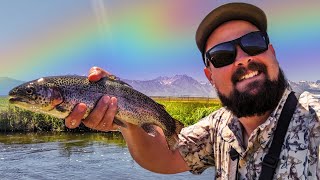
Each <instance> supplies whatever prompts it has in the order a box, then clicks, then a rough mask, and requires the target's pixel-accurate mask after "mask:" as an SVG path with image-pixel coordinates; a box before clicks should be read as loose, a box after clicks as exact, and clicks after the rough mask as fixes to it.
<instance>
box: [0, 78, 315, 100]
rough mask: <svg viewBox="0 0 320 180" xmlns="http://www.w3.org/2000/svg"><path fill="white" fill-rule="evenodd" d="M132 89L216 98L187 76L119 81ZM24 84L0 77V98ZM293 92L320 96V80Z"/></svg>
mask: <svg viewBox="0 0 320 180" xmlns="http://www.w3.org/2000/svg"><path fill="white" fill-rule="evenodd" d="M121 80H122V81H124V82H126V83H127V84H129V85H131V86H132V87H133V88H134V89H136V90H138V91H140V92H142V93H144V94H146V95H148V96H176V97H181V96H184V97H185V96H188V97H210V98H216V97H217V94H216V92H215V90H214V88H213V87H212V85H211V84H210V83H209V82H203V81H197V80H195V79H194V78H192V77H190V76H188V75H185V74H183V75H174V76H171V77H168V76H159V77H157V78H155V79H151V80H130V79H121ZM22 83H24V81H20V80H16V79H13V78H10V77H0V96H6V95H8V92H9V91H10V90H11V89H12V88H13V87H15V86H17V85H20V84H22ZM289 83H290V85H291V87H292V88H293V90H294V91H295V92H302V91H309V92H311V93H314V94H318V95H320V80H318V81H316V82H312V81H299V82H293V81H289Z"/></svg>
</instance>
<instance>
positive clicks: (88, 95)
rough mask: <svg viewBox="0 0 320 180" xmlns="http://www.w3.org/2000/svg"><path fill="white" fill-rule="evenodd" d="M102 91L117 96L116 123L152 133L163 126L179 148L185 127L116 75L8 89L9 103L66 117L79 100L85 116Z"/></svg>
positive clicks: (170, 145) (50, 79) (57, 79)
mask: <svg viewBox="0 0 320 180" xmlns="http://www.w3.org/2000/svg"><path fill="white" fill-rule="evenodd" d="M103 95H109V96H110V97H116V98H117V100H118V107H117V113H116V115H115V117H114V121H113V122H114V123H115V124H118V125H120V126H123V127H126V126H125V123H124V122H128V123H131V124H135V125H138V126H140V127H141V128H142V129H143V130H144V131H145V132H146V133H148V134H149V135H151V136H155V135H156V133H157V132H156V130H155V126H158V127H160V128H161V129H162V130H163V133H164V136H165V138H166V141H167V144H168V148H169V149H170V150H173V149H175V148H176V143H177V141H178V138H177V134H179V133H180V131H181V129H182V128H183V127H184V125H183V123H182V122H180V121H178V120H176V119H174V118H173V117H172V116H171V115H170V114H169V113H168V112H167V111H166V110H165V107H164V106H163V105H161V104H159V103H157V102H155V101H154V100H153V99H151V98H150V97H149V96H147V95H145V94H143V93H141V92H139V91H137V90H135V89H134V88H133V87H132V86H130V85H129V84H127V83H125V82H123V81H121V80H120V79H119V78H117V77H116V76H114V75H108V76H106V77H104V78H102V79H100V80H99V81H96V82H91V81H89V80H88V78H87V77H86V76H79V75H63V76H48V77H42V78H39V79H35V80H32V81H29V82H26V83H23V84H21V85H18V86H17V87H14V88H13V89H12V90H10V92H9V103H10V104H12V105H14V106H17V107H20V108H23V109H26V110H29V111H32V112H39V113H44V114H48V115H51V116H54V117H57V118H61V119H65V118H66V117H67V116H68V115H69V114H70V113H71V111H72V110H73V108H74V107H75V106H76V105H77V104H78V103H80V102H81V103H85V104H86V105H87V110H86V113H85V115H84V117H83V118H86V117H87V116H88V115H89V114H90V112H91V111H92V110H93V109H94V107H95V106H96V104H97V102H98V101H99V99H100V98H101V97H102V96H103Z"/></svg>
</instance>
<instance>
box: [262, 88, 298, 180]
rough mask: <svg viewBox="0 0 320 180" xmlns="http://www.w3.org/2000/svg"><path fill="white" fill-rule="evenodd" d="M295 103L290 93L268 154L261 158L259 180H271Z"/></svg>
mask: <svg viewBox="0 0 320 180" xmlns="http://www.w3.org/2000/svg"><path fill="white" fill-rule="evenodd" d="M297 103H298V100H297V98H296V96H295V95H294V92H291V93H290V94H289V97H288V98H287V100H286V102H285V104H284V107H283V110H282V112H281V115H280V118H279V120H278V125H277V128H276V130H275V132H274V135H273V141H272V144H271V146H270V149H269V152H268V154H266V155H265V156H264V158H263V161H262V169H261V174H260V177H259V180H271V179H272V178H273V175H274V172H275V170H276V168H277V165H278V161H279V156H280V153H281V148H282V145H283V142H284V138H285V136H286V134H287V130H288V127H289V124H290V121H291V118H292V116H293V113H294V111H295V109H296V106H297Z"/></svg>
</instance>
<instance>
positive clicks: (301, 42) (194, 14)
mask: <svg viewBox="0 0 320 180" xmlns="http://www.w3.org/2000/svg"><path fill="white" fill-rule="evenodd" d="M226 2H229V1H225V0H218V1H212V0H203V1H182V0H177V1H169V0H164V1H148V0H135V1H129V0H118V1H115V0H105V1H103V0H68V1H65V0H54V1H53V0H51V1H49V0H28V1H18V0H7V1H1V2H0V3H1V4H0V23H1V29H0V40H1V41H0V58H1V67H0V77H3V76H6V77H12V78H15V79H19V80H25V81H27V80H31V79H35V78H38V77H42V76H50V75H64V74H78V75H86V74H87V72H88V70H89V68H90V67H92V66H101V67H103V68H105V69H107V70H109V71H110V72H112V73H113V74H115V75H117V76H119V77H121V78H126V79H139V80H148V79H153V78H156V77H158V76H172V75H176V74H186V75H189V76H192V77H194V78H195V79H197V80H203V81H206V79H205V76H204V74H203V64H202V60H201V56H200V53H199V52H198V50H197V47H196V44H195V40H194V35H195V31H196V28H197V26H198V24H199V22H200V21H201V20H202V18H203V17H204V16H205V15H206V14H207V13H208V12H210V10H211V9H212V8H214V7H216V6H218V5H221V4H223V3H226ZM244 2H250V3H253V4H256V5H258V6H259V7H261V8H263V9H265V11H266V13H267V16H268V20H269V27H268V32H269V35H270V39H271V43H272V44H273V45H274V47H275V49H276V54H277V58H278V60H279V63H280V65H281V67H282V69H283V70H284V71H285V73H286V75H287V77H288V79H290V80H293V81H299V80H308V81H315V80H320V77H319V75H320V72H319V70H318V69H319V65H320V63H319V60H318V59H319V58H318V52H319V51H320V47H319V43H318V42H320V33H319V32H320V23H319V19H320V12H319V10H318V8H319V7H320V1H317V0H308V1H298V0H292V1H281V2H279V1H257V0H256V1H254V0H251V1H249V0H247V1H244ZM288 3H290V4H288Z"/></svg>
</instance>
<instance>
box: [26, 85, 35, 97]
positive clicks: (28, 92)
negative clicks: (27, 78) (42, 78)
mask: <svg viewBox="0 0 320 180" xmlns="http://www.w3.org/2000/svg"><path fill="white" fill-rule="evenodd" d="M33 92H34V88H32V87H28V88H27V89H26V93H27V94H29V95H31V94H33Z"/></svg>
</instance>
